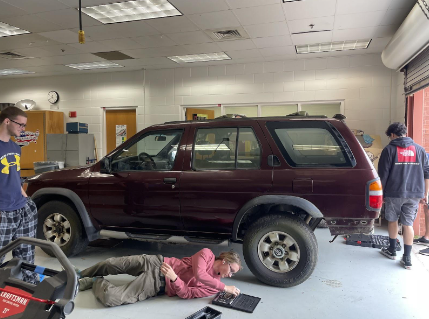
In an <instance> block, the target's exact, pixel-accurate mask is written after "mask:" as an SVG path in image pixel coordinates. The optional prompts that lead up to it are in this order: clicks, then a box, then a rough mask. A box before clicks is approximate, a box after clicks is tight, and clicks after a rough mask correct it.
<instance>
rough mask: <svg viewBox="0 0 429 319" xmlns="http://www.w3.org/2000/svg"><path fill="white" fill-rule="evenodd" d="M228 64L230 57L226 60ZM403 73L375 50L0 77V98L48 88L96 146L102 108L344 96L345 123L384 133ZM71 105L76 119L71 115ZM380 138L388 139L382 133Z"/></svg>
mask: <svg viewBox="0 0 429 319" xmlns="http://www.w3.org/2000/svg"><path fill="white" fill-rule="evenodd" d="M231 62H232V61H231ZM401 77H402V75H401V74H397V73H395V72H394V71H392V70H389V69H387V68H386V67H384V66H383V64H382V62H381V58H380V55H379V54H368V55H351V56H341V57H329V58H313V59H311V58H310V59H299V60H286V61H274V62H260V63H249V64H228V65H215V66H196V67H184V68H176V69H158V70H146V71H131V72H113V73H110V72H109V73H96V74H84V73H82V74H79V75H64V76H50V77H28V78H12V79H7V78H5V79H2V80H1V81H0V102H2V103H14V102H17V101H18V100H21V99H33V100H35V101H36V103H37V109H50V108H51V106H50V105H49V103H48V101H47V93H48V92H49V91H51V90H55V91H58V92H59V94H60V101H59V102H58V104H56V106H58V109H59V110H60V111H63V112H64V113H65V118H66V121H80V122H87V123H89V129H90V132H91V133H94V134H95V136H96V139H97V144H98V151H99V154H103V155H104V154H105V151H104V150H103V149H102V146H103V144H102V132H103V131H102V130H103V128H102V120H103V117H102V114H103V112H102V108H103V107H106V108H109V107H137V122H138V123H137V128H138V130H140V129H143V128H145V127H147V126H150V125H153V124H158V123H162V122H166V121H175V120H181V119H183V114H182V113H183V112H182V107H181V105H192V106H200V105H207V104H214V105H217V104H224V105H225V104H228V103H233V104H237V103H252V104H255V103H262V104H263V103H276V102H278V103H289V102H307V101H308V102H310V101H330V100H344V102H345V115H346V116H347V123H348V125H349V127H351V128H358V129H362V130H364V131H365V133H367V134H378V135H381V136H382V137H383V136H384V131H385V129H386V127H387V126H388V125H389V123H390V121H391V120H398V121H403V114H404V110H405V104H404V103H405V102H404V101H405V100H404V97H403V95H402V92H403V88H402V86H401V85H402V80H401ZM69 111H77V114H78V117H77V118H73V119H70V118H69V117H68V113H69ZM383 143H384V144H386V143H387V139H384V138H383Z"/></svg>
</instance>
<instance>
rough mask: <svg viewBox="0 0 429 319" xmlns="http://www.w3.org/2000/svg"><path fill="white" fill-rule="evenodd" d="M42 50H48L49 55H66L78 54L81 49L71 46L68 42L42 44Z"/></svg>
mask: <svg viewBox="0 0 429 319" xmlns="http://www.w3.org/2000/svg"><path fill="white" fill-rule="evenodd" d="M43 50H45V51H48V52H49V53H50V55H51V56H52V55H68V54H79V53H82V51H81V50H78V49H76V48H73V47H71V46H69V45H68V44H58V45H49V46H44V47H43Z"/></svg>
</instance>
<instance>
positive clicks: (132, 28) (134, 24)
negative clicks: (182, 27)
mask: <svg viewBox="0 0 429 319" xmlns="http://www.w3.org/2000/svg"><path fill="white" fill-rule="evenodd" d="M165 19H170V18H165ZM173 19H174V18H173ZM147 21H148V20H145V21H143V20H141V21H130V22H124V23H116V24H109V30H111V31H112V32H114V33H116V34H120V35H121V36H120V37H121V38H136V37H142V36H145V35H154V34H161V33H160V32H159V31H158V30H156V29H155V28H153V27H151V26H150V25H149V24H148V23H147ZM176 32H178V31H176Z"/></svg>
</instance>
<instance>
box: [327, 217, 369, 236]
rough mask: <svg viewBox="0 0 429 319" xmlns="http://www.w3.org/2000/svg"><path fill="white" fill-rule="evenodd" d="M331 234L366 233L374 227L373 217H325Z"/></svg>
mask: <svg viewBox="0 0 429 319" xmlns="http://www.w3.org/2000/svg"><path fill="white" fill-rule="evenodd" d="M326 223H327V224H328V227H329V231H330V232H331V235H333V236H334V235H348V234H367V233H370V232H371V231H372V230H373V229H374V219H372V218H371V219H369V218H361V219H356V218H353V219H352V218H326Z"/></svg>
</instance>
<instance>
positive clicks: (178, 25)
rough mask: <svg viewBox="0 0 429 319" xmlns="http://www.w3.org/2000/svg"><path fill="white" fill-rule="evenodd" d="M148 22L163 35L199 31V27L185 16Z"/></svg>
mask: <svg viewBox="0 0 429 319" xmlns="http://www.w3.org/2000/svg"><path fill="white" fill-rule="evenodd" d="M146 21H147V23H148V24H149V25H150V26H151V27H153V28H155V29H157V30H158V31H160V32H161V33H175V32H187V31H197V30H198V27H197V26H196V25H194V24H193V23H192V22H191V21H190V20H189V19H188V18H187V17H184V16H182V17H168V18H162V19H151V20H146Z"/></svg>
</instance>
